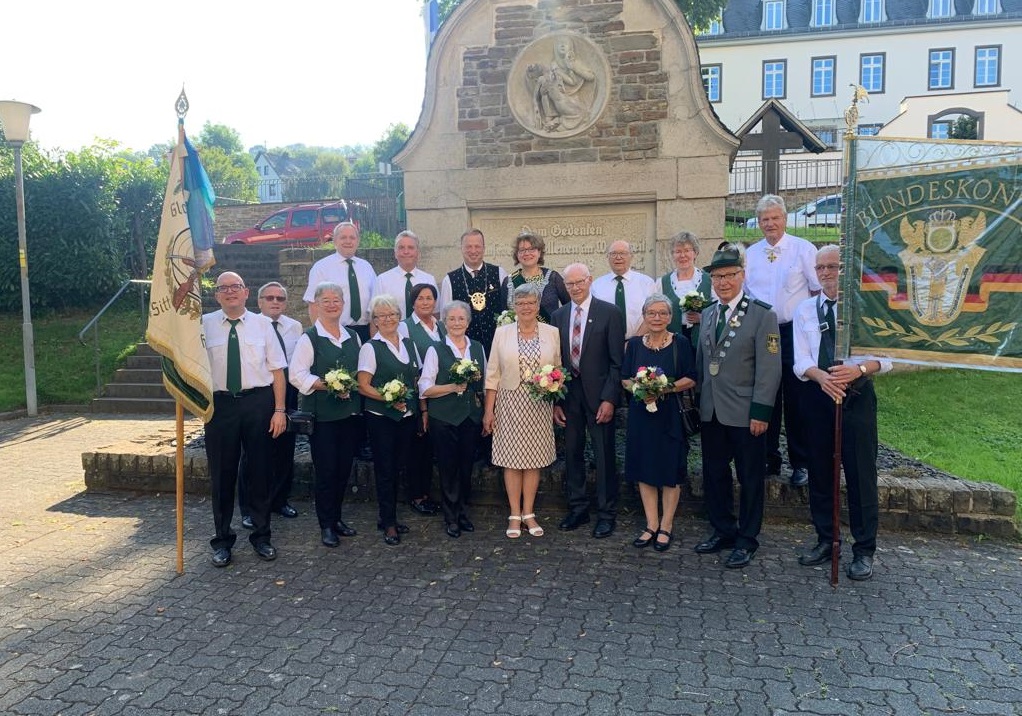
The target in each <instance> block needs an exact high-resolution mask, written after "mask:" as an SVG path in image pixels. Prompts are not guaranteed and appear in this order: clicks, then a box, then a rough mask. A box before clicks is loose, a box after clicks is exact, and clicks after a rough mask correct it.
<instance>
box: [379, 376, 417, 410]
mask: <svg viewBox="0 0 1022 716" xmlns="http://www.w3.org/2000/svg"><path fill="white" fill-rule="evenodd" d="M378 390H379V392H380V395H382V396H383V402H385V403H386V404H387V407H388V408H393V407H394V406H395V405H396V404H397V403H404V402H405V401H406V400H408V398H409V397H411V394H412V391H411V389H410V388H409V387H408V386H407V385H405V384H404V383H402V382H401V381H400V380H398V379H397V378H395V379H394V380H388V381H387V382H386V383H384V384H383V387H382V388H379V389H378Z"/></svg>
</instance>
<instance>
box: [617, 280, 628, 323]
mask: <svg viewBox="0 0 1022 716" xmlns="http://www.w3.org/2000/svg"><path fill="white" fill-rule="evenodd" d="M614 280H615V281H617V288H616V289H614V303H615V304H617V310H619V311H621V316H622V317H623V318H624V319H625V321H626V322H627V321H628V311H627V310H626V309H625V277H624V276H615V277H614Z"/></svg>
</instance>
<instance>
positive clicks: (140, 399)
mask: <svg viewBox="0 0 1022 716" xmlns="http://www.w3.org/2000/svg"><path fill="white" fill-rule="evenodd" d="M92 410H93V412H96V413H147V414H159V415H173V414H174V399H173V398H171V397H170V395H169V394H168V393H167V391H166V390H165V389H164V387H163V371H162V370H161V368H160V355H159V354H158V353H157V352H156V351H154V350H153V349H152V348H150V347H149V344H148V343H139V344H138V346H137V350H136V351H135V355H133V356H129V357H128V360H127V364H126V365H125V366H124V367H123V368H120V369H118V370H117V372H116V373H115V374H114V379H113V382H111V383H107V384H106V386H104V388H103V397H101V398H95V399H93V401H92Z"/></svg>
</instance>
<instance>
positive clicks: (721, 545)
mask: <svg viewBox="0 0 1022 716" xmlns="http://www.w3.org/2000/svg"><path fill="white" fill-rule="evenodd" d="M734 546H735V540H734V537H723V536H721V535H719V534H716V533H714V534H712V535H710V536H709V537H707V538H706V539H704V540H703V541H702V542H700V543H699V544H697V545H696V546H695V548H694V549H695V551H696V552H697V553H698V554H713V553H714V552H720V551H721V550H722V549H728V548H730V547H734Z"/></svg>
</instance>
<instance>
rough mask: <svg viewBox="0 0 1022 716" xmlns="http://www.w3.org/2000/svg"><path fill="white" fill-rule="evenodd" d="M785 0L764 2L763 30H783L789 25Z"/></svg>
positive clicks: (767, 0)
mask: <svg viewBox="0 0 1022 716" xmlns="http://www.w3.org/2000/svg"><path fill="white" fill-rule="evenodd" d="M785 15H786V13H785V12H784V0H766V2H764V3H763V27H762V28H761V29H763V30H783V29H785V28H786V27H787V26H788V21H787V18H786V17H785Z"/></svg>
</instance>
